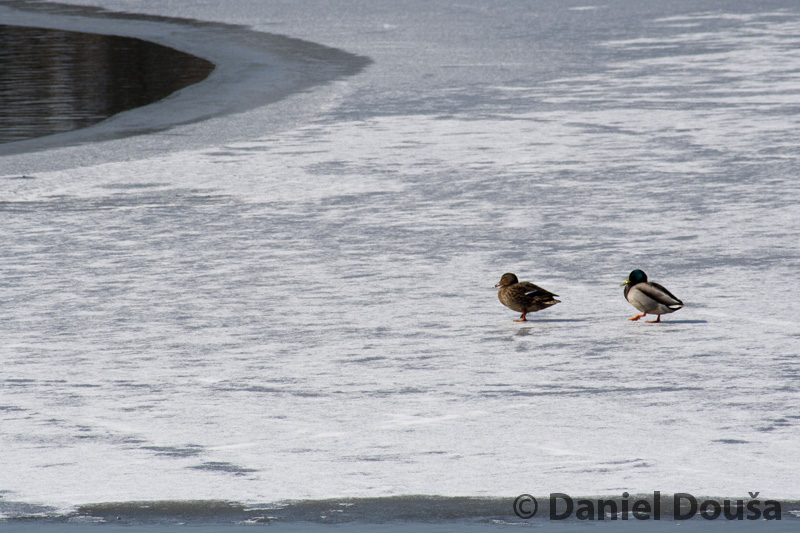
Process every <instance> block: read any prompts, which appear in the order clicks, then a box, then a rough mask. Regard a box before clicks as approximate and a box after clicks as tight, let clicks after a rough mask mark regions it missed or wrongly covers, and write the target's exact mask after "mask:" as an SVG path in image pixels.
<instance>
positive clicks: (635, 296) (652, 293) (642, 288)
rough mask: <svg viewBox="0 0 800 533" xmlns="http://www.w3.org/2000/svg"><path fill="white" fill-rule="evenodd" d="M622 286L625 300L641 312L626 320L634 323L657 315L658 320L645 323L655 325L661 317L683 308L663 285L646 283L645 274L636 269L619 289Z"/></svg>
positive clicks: (681, 303) (680, 302)
mask: <svg viewBox="0 0 800 533" xmlns="http://www.w3.org/2000/svg"><path fill="white" fill-rule="evenodd" d="M623 286H624V287H625V299H626V300H628V302H630V304H631V305H632V306H634V307H635V308H636V309H638V310H639V311H641V312H642V314H640V315H636V316H634V317H631V318H629V319H628V320H634V321H636V320H639V319H640V318H642V317H644V316H646V315H648V314H650V315H657V316H658V318H656V319H655V320H648V321H647V322H649V323H651V324H655V323H658V322H661V315H666V314H668V313H674V312H675V311H677V310H678V309H680V308H681V307H683V302H682V301H680V300H679V299H678V298H676V297H675V295H674V294H672V293H671V292H669V291H668V290H667V289H666V288H664V286H663V285H659V284H658V283H655V282H652V281H647V274H645V273H644V272H643V271H641V270H639V269H638V268H637V269H636V270H634V271H633V272H631V273H630V274H629V275H628V279H627V280H625V282H624V283H622V284H621V285H620V287H623Z"/></svg>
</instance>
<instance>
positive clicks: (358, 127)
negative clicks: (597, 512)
mask: <svg viewBox="0 0 800 533" xmlns="http://www.w3.org/2000/svg"><path fill="white" fill-rule="evenodd" d="M63 3H69V4H87V5H93V6H101V7H105V8H108V9H110V10H116V11H125V12H136V13H139V14H147V15H158V16H175V17H183V18H189V19H195V20H200V21H211V22H215V23H221V24H228V25H235V24H244V25H247V26H250V27H252V29H253V30H255V31H260V32H270V33H271V34H275V35H278V36H287V37H290V38H293V39H302V40H305V41H309V42H314V43H319V44H321V45H323V46H324V47H330V48H331V49H338V50H341V51H343V53H347V54H354V55H355V56H357V57H360V58H369V59H370V60H371V61H372V63H370V64H368V65H366V64H365V65H364V69H363V70H362V71H361V72H360V73H357V74H355V75H342V76H338V77H336V78H335V79H334V80H333V81H330V82H328V83H325V84H323V85H314V86H309V87H307V88H306V89H305V90H304V91H302V92H299V93H297V94H293V95H288V96H286V97H284V98H281V99H279V100H277V101H274V102H268V103H266V104H265V105H260V106H256V107H254V108H251V107H249V106H243V107H246V108H242V109H234V110H223V111H224V112H221V113H220V114H218V115H215V116H214V117H213V118H210V119H208V120H204V121H196V120H194V119H193V120H192V121H189V123H187V124H183V125H178V126H175V127H173V128H171V129H167V130H163V131H154V132H150V133H147V134H144V135H140V136H137V137H123V138H120V139H111V140H108V141H94V142H92V143H82V144H75V145H72V146H68V144H69V143H68V142H65V143H64V146H63V147H60V148H59V147H51V148H49V149H48V150H46V151H40V152H33V153H20V154H8V155H5V156H4V157H3V159H2V160H0V220H1V222H0V236H1V237H0V238H1V239H2V243H3V246H2V267H1V269H2V270H0V272H1V273H2V277H1V278H0V301H1V302H2V327H0V364H1V365H2V366H0V421H2V422H1V425H0V449H2V456H0V461H2V469H0V487H1V488H2V489H4V490H5V491H7V492H5V493H3V498H5V499H6V500H9V501H21V502H31V503H36V504H43V505H52V506H55V507H58V508H63V509H68V508H70V507H72V506H74V505H78V504H82V503H90V502H102V501H130V500H198V499H221V500H232V501H240V502H249V503H258V502H260V503H265V502H277V501H284V500H293V499H323V498H333V497H355V496H358V497H377V496H390V495H409V494H420V495H444V496H457V495H461V496H464V495H466V496H492V497H506V496H514V495H517V494H520V493H524V492H527V493H532V494H540V493H541V494H546V493H549V492H566V493H571V494H576V495H589V494H616V495H618V494H620V493H621V492H622V491H628V492H630V493H652V491H654V490H660V491H663V492H665V493H669V492H691V493H695V494H704V495H724V496H730V497H739V498H742V497H746V496H747V492H748V491H760V492H761V494H762V497H764V498H786V499H792V498H794V499H797V498H800V486H799V485H798V484H797V479H798V476H799V475H800V446H798V442H799V440H800V439H799V437H800V396H798V392H799V390H800V363H798V351H800V322H799V321H798V319H797V317H798V316H800V303H798V302H800V287H799V286H800V283H798V282H799V281H800V277H799V275H798V264H800V244H799V243H800V239H798V235H800V184H798V178H797V176H798V170H800V148H799V147H798V145H797V142H796V139H797V138H798V134H800V131H799V130H800V106H798V104H799V103H800V101H799V100H798V90H800V81H798V79H797V72H798V69H800V54H798V52H797V51H798V50H800V46H798V45H800V42H798V41H800V9H798V6H796V5H795V4H794V3H793V2H789V1H783V2H769V3H757V4H753V3H750V2H730V3H726V4H724V7H721V6H720V4H718V3H716V2H687V3H670V4H669V5H658V4H660V3H655V2H654V3H643V4H645V5H640V3H636V2H604V3H603V4H602V5H600V4H598V5H594V4H586V3H580V2H537V3H535V4H532V3H530V2H522V1H513V0H504V1H501V2H493V3H492V4H491V6H492V7H491V8H489V7H488V6H487V5H485V3H483V2H477V1H472V0H467V1H465V2H461V3H460V4H459V5H457V6H456V5H451V4H450V3H446V2H422V1H420V2H402V3H397V2H388V1H383V0H381V1H377V2H345V1H336V2H330V1H321V0H320V1H316V0H314V1H304V2H302V3H296V2H290V1H288V0H287V1H273V2H260V1H259V2H257V1H246V0H241V1H238V0H237V1H233V0H231V1H227V2H224V3H221V2H170V1H158V0H143V1H137V2H128V1H124V0H80V1H77V0H70V1H68V2H63ZM2 7H3V5H2V4H0V8H2ZM20 16H22V15H20ZM25 16H29V15H25ZM60 24H77V22H74V21H73V22H63V23H61V22H60ZM98 24H99V23H98ZM120 24H121V25H123V26H124V27H125V28H126V31H128V30H127V29H129V30H130V31H131V32H134V31H136V32H141V31H144V30H142V29H141V28H150V30H149V31H150V32H152V33H153V34H154V35H156V36H157V37H158V38H160V39H161V40H162V41H164V42H166V43H169V42H170V39H171V38H172V36H173V35H178V36H184V37H180V39H178V40H179V41H180V43H179V44H181V45H183V46H184V48H188V50H187V51H190V52H191V51H194V52H195V53H198V54H200V53H201V52H202V51H203V50H204V48H203V44H202V42H199V41H198V40H193V38H189V37H185V35H188V34H184V33H182V31H183V30H179V29H176V30H175V31H174V32H170V31H168V30H167V29H165V27H167V26H168V25H169V24H172V25H175V26H176V28H180V25H179V24H178V23H176V22H170V23H162V25H161V26H158V24H159V23H158V22H156V21H153V20H150V21H147V20H144V21H137V20H131V19H128V20H126V21H125V22H120ZM102 25H103V28H109V27H112V28H113V25H114V19H113V18H112V19H104V20H103V22H102ZM139 25H141V28H140V26H139ZM226 31H227V32H228V33H229V34H230V35H231V36H232V37H231V40H232V42H234V44H232V45H231V48H230V49H225V47H222V46H221V47H219V48H220V50H223V49H224V50H227V51H226V52H225V53H230V54H232V55H231V58H233V55H235V53H234V52H235V47H236V46H244V45H243V44H241V43H236V42H235V41H236V39H237V38H236V37H235V35H237V31H238V30H236V29H235V28H234V27H232V26H231V28H229V29H228V30H226ZM241 31H242V32H245V30H243V29H242V30H241ZM192 35H194V34H192ZM242 35H244V34H242ZM248 43H250V42H249V41H248ZM250 44H252V43H250ZM261 45H262V44H259V43H255V45H253V46H261ZM264 46H266V45H264ZM206 48H208V47H206ZM251 53H252V50H251ZM221 55H224V54H221ZM343 57H344V56H343ZM224 59H225V58H224V57H223V58H219V59H218V61H221V62H222V64H224ZM233 60H234V59H231V61H233ZM272 60H273V61H274V60H275V59H274V58H273V59H272ZM287 61H288V60H287ZM254 68H255V67H254ZM263 68H267V66H264V67H263ZM270 68H275V69H276V70H280V65H278V66H275V65H273V66H272V67H270ZM251 75H252V79H253V80H258V79H263V78H262V77H261V74H259V73H258V72H253V73H251ZM297 76H299V77H302V76H301V74H297ZM212 83H214V82H213V80H212ZM201 85H202V84H201ZM221 85H223V86H224V87H223V88H221V89H220V90H227V89H225V88H230V87H231V85H226V84H221ZM206 89H207V88H206ZM206 89H204V88H203V87H200V86H198V87H197V88H196V89H194V90H195V91H196V92H197V96H196V97H195V96H193V95H192V94H191V93H190V94H188V95H186V98H185V99H184V100H183V103H182V104H181V105H188V104H191V103H192V102H194V103H198V102H199V103H202V101H203V99H204V98H208V92H207V90H206ZM234 89H235V90H234ZM235 91H240V92H241V93H242V94H245V93H247V83H240V84H238V85H237V86H236V87H234V88H233V89H231V94H232V95H233V96H235V95H236V93H235ZM226 94H227V93H226ZM159 106H161V108H164V107H165V106H169V102H168V101H165V102H164V103H162V104H158V106H156V108H158V107H159ZM159 113H160V111H159V110H158V109H148V108H144V109H140V110H136V111H134V112H131V113H130V114H129V115H126V116H125V117H121V118H119V119H117V120H119V121H121V122H123V123H125V124H126V123H128V121H133V122H137V123H141V124H147V123H148V121H149V120H151V118H153V117H154V116H159ZM160 116H162V117H163V115H160ZM196 118H199V117H196ZM113 120H114V119H112V121H113ZM105 127H107V128H109V129H110V130H113V128H114V125H113V122H112V123H111V125H108V124H107V125H106V126H105ZM90 133H91V132H90ZM85 134H86V133H85V132H84V133H76V135H85ZM7 148H8V147H6V149H7ZM22 174H25V175H26V176H33V177H32V178H29V179H19V178H20V176H21V175H22ZM635 268H641V269H643V270H645V271H646V272H647V274H648V275H649V277H650V279H651V280H653V281H657V282H659V283H662V284H663V285H665V286H667V287H668V288H669V289H670V290H671V291H672V292H673V293H675V295H676V296H677V297H679V298H681V299H682V300H683V301H684V303H685V304H686V307H685V308H684V309H681V310H680V311H678V312H676V313H674V314H671V315H668V316H665V317H664V319H663V323H662V324H646V323H643V322H641V321H640V322H636V323H633V322H629V321H628V320H627V318H628V317H630V316H632V315H634V314H636V310H635V309H634V308H633V307H632V306H630V305H629V304H628V303H627V302H626V301H625V299H624V298H623V296H622V288H621V287H619V284H620V283H621V282H622V281H624V280H625V279H626V277H627V275H628V273H629V272H630V271H631V270H633V269H635ZM504 272H515V273H516V274H517V275H518V276H519V277H520V279H525V280H530V281H533V282H534V283H537V284H540V285H542V286H543V287H545V288H546V289H548V290H551V291H553V292H555V293H557V294H559V295H560V297H559V299H560V300H562V303H560V304H559V305H557V306H554V307H553V308H551V309H548V310H545V311H542V312H539V313H535V314H531V315H530V316H529V319H530V321H529V322H528V323H523V324H519V323H514V322H512V320H513V319H514V318H517V314H515V313H513V312H511V311H509V310H508V309H506V308H505V307H503V306H502V305H501V304H500V303H499V302H498V301H497V297H496V291H495V290H494V289H493V288H492V287H493V285H494V284H495V283H496V282H497V281H498V280H499V278H500V276H501V275H502V274H503V273H504ZM0 505H2V502H0Z"/></svg>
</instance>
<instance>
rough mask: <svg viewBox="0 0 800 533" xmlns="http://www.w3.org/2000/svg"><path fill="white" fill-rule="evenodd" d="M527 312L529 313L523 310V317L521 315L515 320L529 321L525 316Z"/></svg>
mask: <svg viewBox="0 0 800 533" xmlns="http://www.w3.org/2000/svg"><path fill="white" fill-rule="evenodd" d="M527 314H528V312H527V311H525V312H523V313H522V316H521V317H519V318H518V319H516V320H515V321H514V322H527V321H528V319H527V318H525V315H527Z"/></svg>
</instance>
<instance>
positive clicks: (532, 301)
mask: <svg viewBox="0 0 800 533" xmlns="http://www.w3.org/2000/svg"><path fill="white" fill-rule="evenodd" d="M495 287H500V290H498V291H497V298H498V299H499V300H500V302H501V303H502V304H503V305H505V306H506V307H508V308H509V309H513V310H514V311H517V312H519V313H522V316H521V317H519V319H517V320H515V321H514V322H526V321H527V320H528V319H527V318H525V315H527V314H528V313H533V312H535V311H541V310H542V309H544V308H545V307H550V306H551V305H556V304H557V303H559V302H560V301H561V300H556V299H555V298H553V297H554V296H558V294H553V293H552V292H550V291H546V290H544V289H543V288H541V287H539V286H538V285H534V284H533V283H531V282H530V281H519V280H518V279H517V276H515V275H514V274H512V273H510V272H508V273H506V274H503V276H502V277H501V278H500V282H499V283H498V284H497V285H495Z"/></svg>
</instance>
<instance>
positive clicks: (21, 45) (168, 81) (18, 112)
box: [0, 25, 214, 143]
mask: <svg viewBox="0 0 800 533" xmlns="http://www.w3.org/2000/svg"><path fill="white" fill-rule="evenodd" d="M212 70H214V65H213V64H212V63H210V62H208V61H206V60H205V59H201V58H199V57H195V56H192V55H190V54H186V53H183V52H180V51H178V50H175V49H172V48H168V47H166V46H161V45H158V44H155V43H152V42H148V41H144V40H141V39H133V38H128V37H117V36H110V35H97V34H92V33H81V32H72V31H59V30H49V29H41V28H26V27H19V26H7V25H0V110H1V111H0V143H7V142H14V141H21V140H25V139H32V138H36V137H41V136H44V135H50V134H53V133H62V132H66V131H72V130H76V129H79V128H84V127H86V126H91V125H92V124H96V123H97V122H100V121H101V120H104V119H106V118H108V117H110V116H112V115H115V114H117V113H120V112H122V111H126V110H128V109H133V108H135V107H140V106H144V105H147V104H150V103H152V102H155V101H157V100H160V99H162V98H165V97H166V96H168V95H170V94H171V93H173V92H175V91H177V90H179V89H182V88H183V87H186V86H188V85H191V84H193V83H197V82H199V81H201V80H203V79H205V78H206V77H207V76H208V75H209V74H210V73H211V71H212Z"/></svg>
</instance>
